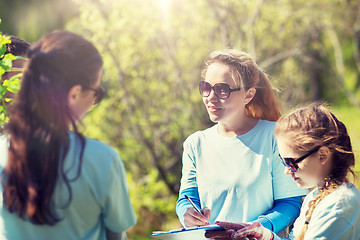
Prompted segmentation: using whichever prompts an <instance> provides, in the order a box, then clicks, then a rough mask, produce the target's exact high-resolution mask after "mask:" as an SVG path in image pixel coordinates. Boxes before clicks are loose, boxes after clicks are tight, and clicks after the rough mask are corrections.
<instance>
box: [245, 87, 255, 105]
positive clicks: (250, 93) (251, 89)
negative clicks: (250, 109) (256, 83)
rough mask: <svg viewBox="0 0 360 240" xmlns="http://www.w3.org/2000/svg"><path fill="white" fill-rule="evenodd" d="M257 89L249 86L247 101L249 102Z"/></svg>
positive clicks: (246, 94) (246, 95)
mask: <svg viewBox="0 0 360 240" xmlns="http://www.w3.org/2000/svg"><path fill="white" fill-rule="evenodd" d="M255 93H256V89H255V88H254V87H251V88H249V89H248V90H247V91H246V93H245V101H246V104H248V103H249V102H250V101H251V100H252V99H253V98H254V96H255Z"/></svg>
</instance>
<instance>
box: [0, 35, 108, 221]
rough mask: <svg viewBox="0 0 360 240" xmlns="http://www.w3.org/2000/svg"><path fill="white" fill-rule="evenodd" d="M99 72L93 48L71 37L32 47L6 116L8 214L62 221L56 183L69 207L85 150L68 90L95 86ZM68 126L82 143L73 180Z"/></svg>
mask: <svg viewBox="0 0 360 240" xmlns="http://www.w3.org/2000/svg"><path fill="white" fill-rule="evenodd" d="M101 67H102V58H101V56H100V54H99V52H98V51H97V49H96V48H95V47H94V45H93V44H92V43H90V42H89V41H87V40H85V39H84V38H82V37H80V36H78V35H76V34H74V33H70V32H67V31H57V32H53V33H50V34H48V35H45V36H44V37H43V38H42V39H41V40H40V41H38V42H36V43H34V44H33V45H32V46H31V48H30V50H29V52H28V61H27V64H26V66H25V69H24V74H23V79H22V83H21V88H20V91H19V92H18V94H17V96H16V100H15V104H14V106H13V108H12V110H11V112H10V118H9V125H8V126H7V132H8V136H9V139H10V145H9V154H8V161H7V165H6V166H5V168H4V170H3V172H2V173H1V183H2V185H3V189H4V190H3V202H4V206H6V208H7V209H8V210H9V211H10V212H12V213H16V214H18V215H19V216H20V217H21V218H24V219H30V221H31V222H32V223H34V224H48V225H53V224H56V223H57V222H58V221H60V220H61V218H60V217H59V216H57V214H56V211H55V206H54V202H53V200H52V196H53V194H54V190H55V187H56V184H57V182H58V181H59V179H61V181H63V182H64V183H65V184H66V186H67V189H68V191H69V200H68V204H69V203H70V202H71V199H72V191H71V187H70V181H73V180H75V179H77V178H78V176H79V174H80V171H81V159H82V153H83V149H84V147H85V139H84V137H83V136H82V135H81V134H80V133H79V132H78V131H77V128H76V124H75V118H74V115H73V113H72V112H71V110H70V108H69V106H68V91H69V90H70V88H71V87H73V86H74V85H77V84H80V85H86V86H89V85H91V84H94V83H95V81H96V77H95V76H96V73H97V72H98V71H99V70H100V69H101ZM69 124H70V126H72V128H73V130H74V132H75V134H76V136H77V139H78V140H80V143H81V145H80V146H81V150H80V152H81V154H80V160H79V163H78V165H77V166H78V169H77V176H76V177H75V178H72V179H70V178H69V177H67V176H66V172H65V169H64V164H63V163H64V160H65V157H66V155H67V153H68V149H69V144H70V140H69V135H68V131H69V127H70V126H69ZM74 161H77V160H76V159H74ZM65 207H66V206H65Z"/></svg>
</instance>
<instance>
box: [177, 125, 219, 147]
mask: <svg viewBox="0 0 360 240" xmlns="http://www.w3.org/2000/svg"><path fill="white" fill-rule="evenodd" d="M216 131H217V124H215V125H214V126H212V127H209V128H207V129H205V130H200V131H197V132H194V133H192V134H191V135H189V136H188V137H187V138H186V140H185V141H184V144H194V143H198V142H199V141H201V139H205V138H208V137H211V136H216Z"/></svg>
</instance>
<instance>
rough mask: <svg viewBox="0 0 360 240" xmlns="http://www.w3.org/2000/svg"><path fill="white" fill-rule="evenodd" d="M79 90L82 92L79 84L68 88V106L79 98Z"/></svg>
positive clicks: (74, 103) (72, 104)
mask: <svg viewBox="0 0 360 240" xmlns="http://www.w3.org/2000/svg"><path fill="white" fill-rule="evenodd" d="M81 92H82V87H81V85H74V86H72V87H71V88H70V90H69V92H68V103H69V106H70V107H72V106H74V105H76V103H77V102H78V100H79V99H80V96H81Z"/></svg>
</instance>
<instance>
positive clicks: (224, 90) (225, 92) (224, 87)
mask: <svg viewBox="0 0 360 240" xmlns="http://www.w3.org/2000/svg"><path fill="white" fill-rule="evenodd" d="M211 89H213V90H214V93H215V96H216V97H218V98H220V99H225V98H228V97H229V96H230V93H232V92H235V91H240V90H241V88H230V86H229V84H227V83H216V84H215V85H214V86H211V85H210V84H209V83H208V82H205V81H201V82H200V83H199V91H200V94H201V95H202V96H203V97H208V96H210V93H211Z"/></svg>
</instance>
